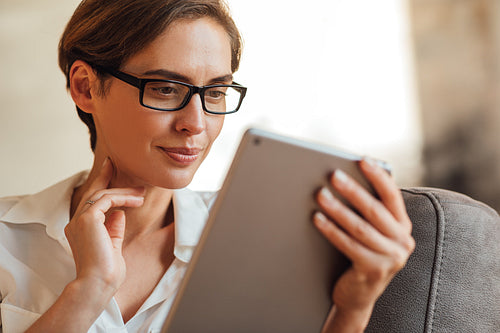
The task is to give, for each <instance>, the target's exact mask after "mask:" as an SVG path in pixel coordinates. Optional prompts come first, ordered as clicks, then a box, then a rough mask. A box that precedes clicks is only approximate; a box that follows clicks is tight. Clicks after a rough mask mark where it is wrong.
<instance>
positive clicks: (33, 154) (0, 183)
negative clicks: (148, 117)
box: [0, 0, 421, 196]
mask: <svg viewBox="0 0 500 333" xmlns="http://www.w3.org/2000/svg"><path fill="white" fill-rule="evenodd" d="M78 2H79V1H77V0H7V1H6V0H0V49H1V50H2V51H1V52H0V85H1V88H2V89H0V100H1V101H2V109H1V110H0V156H1V162H0V196H3V195H10V194H20V193H29V192H34V191H37V190H39V189H42V188H44V187H46V186H47V185H50V184H52V183H54V182H56V181H57V180H60V179H62V178H65V177H67V176H69V175H71V174H73V173H74V172H76V171H79V170H81V169H86V168H88V167H89V166H90V163H91V159H92V154H91V152H90V149H89V143H88V134H87V131H86V127H85V126H84V125H83V124H82V123H81V122H80V120H79V119H78V117H77V116H76V111H75V110H74V106H73V104H72V102H71V99H70V97H69V96H68V95H67V93H66V91H65V82H64V77H63V75H62V73H61V72H60V71H59V69H58V67H57V53H56V51H57V43H58V39H59V36H60V34H61V32H62V31H63V29H64V24H65V23H66V22H67V20H68V19H69V17H70V15H71V13H72V11H73V10H74V8H75V7H76V5H77V3H78ZM228 2H229V4H230V6H231V9H232V12H233V15H234V17H235V21H236V22H237V24H238V26H239V28H240V30H241V31H242V34H243V36H244V39H245V49H244V53H243V59H242V65H241V69H240V71H239V72H238V73H237V74H236V80H237V82H241V83H243V84H245V85H247V86H248V87H249V92H248V94H247V97H246V99H245V103H244V106H243V109H242V110H241V112H239V113H237V114H236V115H234V116H228V117H226V122H225V126H224V129H223V132H222V134H221V135H220V137H219V139H218V140H217V142H216V144H215V145H214V147H213V149H212V152H211V154H210V156H209V158H208V159H207V161H205V163H204V164H203V165H202V167H201V168H200V170H199V172H198V174H197V176H196V177H195V181H194V182H193V187H194V188H203V189H215V188H217V187H218V185H219V184H220V182H221V180H222V178H223V176H224V172H225V170H226V168H227V166H228V165H229V163H230V161H231V158H232V152H233V151H234V149H235V148H236V144H237V143H238V141H239V137H240V135H241V133H242V131H243V130H244V129H245V128H246V127H248V126H249V125H256V126H259V127H264V128H266V129H270V130H273V131H277V132H279V133H283V134H286V135H291V136H296V137H300V138H305V139H308V140H312V141H316V142H320V143H324V144H329V145H333V146H337V147H341V148H344V149H346V150H349V151H353V152H356V153H360V154H367V155H371V156H374V157H377V158H381V159H384V160H387V161H389V162H390V163H391V164H392V165H393V167H394V172H395V175H396V177H397V179H398V182H399V183H400V184H402V185H413V184H416V183H417V182H418V178H419V174H420V140H421V138H420V127H419V126H420V123H419V115H418V114H417V112H416V111H417V110H416V107H415V95H414V91H413V89H412V88H413V86H412V85H413V77H412V73H413V70H412V68H411V55H410V50H409V48H408V46H409V43H408V40H409V37H410V36H409V34H408V31H407V28H408V27H407V24H408V19H407V16H406V15H407V13H406V7H405V5H406V1H401V0H384V1H383V2H380V3H378V2H374V1H373V0H351V1H343V0H331V1H330V0H328V1H326V0H311V1H310V2H309V3H308V4H309V5H308V6H307V7H304V6H303V2H302V1H299V0H273V1H268V0H252V1H248V0H229V1H228ZM263 8H265V9H266V11H265V12H264V11H263V10H262V9H263ZM359 8H365V10H363V11H359ZM284 9H286V15H283V11H284ZM256 17H258V18H259V19H258V22H257V21H256V19H255V18H256ZM297 17H302V23H301V24H297ZM367 55H370V56H367ZM263 78H264V79H263ZM297 83H300V84H303V85H302V86H301V88H300V92H301V94H300V96H298V97H299V98H297V96H296V95H297V94H291V93H290V90H289V88H290V86H293V87H297V85H296V84H297ZM307 94H309V95H307ZM307 96H309V97H310V98H309V99H308V98H306V97H307Z"/></svg>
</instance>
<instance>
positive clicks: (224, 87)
mask: <svg viewBox="0 0 500 333" xmlns="http://www.w3.org/2000/svg"><path fill="white" fill-rule="evenodd" d="M94 67H95V68H96V69H97V70H99V71H103V72H106V73H108V74H111V75H113V76H114V77H116V78H117V79H119V80H121V81H123V82H125V83H128V84H130V85H132V86H134V87H136V88H138V89H139V91H140V94H139V103H140V104H141V105H142V106H145V107H147V108H150V109H153V110H159V111H177V110H180V109H182V108H184V107H185V106H186V105H187V104H188V103H189V101H190V100H191V97H193V95H194V94H199V95H200V98H201V104H202V107H203V110H204V111H205V112H207V113H211V114H229V113H234V112H236V111H238V110H239V108H240V106H241V103H242V102H243V98H244V97H245V94H246V92H247V88H246V87H243V86H242V85H240V84H238V83H236V82H233V84H213V85H208V86H203V87H197V86H194V85H191V84H188V83H184V82H179V81H174V80H161V79H140V78H137V77H135V76H132V75H130V74H127V73H124V72H121V71H118V70H114V69H111V68H107V67H102V66H97V65H95V66H94Z"/></svg>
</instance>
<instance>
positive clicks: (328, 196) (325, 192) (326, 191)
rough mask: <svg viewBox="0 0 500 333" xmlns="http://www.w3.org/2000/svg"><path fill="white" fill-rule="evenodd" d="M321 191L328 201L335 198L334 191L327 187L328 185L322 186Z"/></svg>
mask: <svg viewBox="0 0 500 333" xmlns="http://www.w3.org/2000/svg"><path fill="white" fill-rule="evenodd" d="M320 193H321V195H322V196H323V197H324V198H325V199H326V200H328V201H333V200H335V198H334V197H333V194H332V192H330V190H329V189H327V188H326V187H322V188H321V190H320Z"/></svg>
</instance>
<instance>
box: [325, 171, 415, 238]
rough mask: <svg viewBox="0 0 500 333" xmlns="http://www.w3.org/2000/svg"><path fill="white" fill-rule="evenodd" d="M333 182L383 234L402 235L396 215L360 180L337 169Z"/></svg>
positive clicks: (336, 188)
mask: <svg viewBox="0 0 500 333" xmlns="http://www.w3.org/2000/svg"><path fill="white" fill-rule="evenodd" d="M331 183H332V185H333V187H334V188H335V190H336V191H337V192H338V193H339V194H340V195H341V196H342V197H344V198H345V199H346V200H347V201H348V202H349V203H350V204H351V205H352V206H353V207H354V208H355V209H356V210H357V211H358V212H359V213H360V214H361V215H362V216H363V217H364V218H365V219H366V220H367V221H369V222H370V223H371V224H372V225H373V226H374V227H375V228H377V230H379V231H380V232H381V233H382V234H384V235H386V236H387V237H390V238H395V237H397V238H399V237H401V235H402V234H403V230H402V227H401V225H400V224H399V223H397V222H396V221H395V218H394V216H393V215H392V214H391V213H390V212H389V211H388V210H387V209H386V208H385V206H384V205H383V204H382V203H381V202H380V201H379V200H378V199H376V198H375V197H374V196H373V195H371V194H370V193H369V192H368V191H367V190H366V189H365V188H364V187H362V186H361V185H359V184H358V182H356V181H355V180H354V179H352V178H351V177H349V176H348V175H347V174H345V173H344V172H343V171H341V170H339V169H337V170H335V172H334V173H333V176H332V178H331ZM404 233H406V231H405V232H404Z"/></svg>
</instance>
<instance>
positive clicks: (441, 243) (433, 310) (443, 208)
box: [366, 188, 500, 333]
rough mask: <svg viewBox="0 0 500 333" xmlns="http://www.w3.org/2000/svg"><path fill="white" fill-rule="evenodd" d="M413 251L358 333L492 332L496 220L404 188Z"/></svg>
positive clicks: (498, 319) (468, 202)
mask: <svg viewBox="0 0 500 333" xmlns="http://www.w3.org/2000/svg"><path fill="white" fill-rule="evenodd" d="M403 196H404V198H405V201H406V205H407V210H408V214H409V216H410V218H411V220H412V221H413V236H414V238H415V240H416V243H417V246H416V249H415V252H414V253H413V254H412V255H411V257H410V259H409V261H408V263H407V266H406V267H405V268H404V269H403V270H402V271H401V272H399V274H398V275H397V276H396V277H395V279H394V280H393V281H392V282H391V284H390V285H389V287H388V289H387V290H386V292H385V293H384V294H383V295H382V296H381V298H380V299H379V301H378V302H377V304H376V307H375V309H374V312H373V316H372V319H371V321H370V324H369V326H368V328H367V330H366V332H405V333H407V332H411V333H413V332H439V333H441V332H450V333H451V332H453V333H457V332H495V333H498V332H500V218H499V216H498V214H497V213H496V212H495V211H494V210H493V209H491V208H489V207H488V206H486V205H484V204H482V203H480V202H477V201H474V200H472V199H471V198H469V197H467V196H464V195H461V194H458V193H454V192H450V191H445V190H438V189H430V188H412V189H404V190H403Z"/></svg>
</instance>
